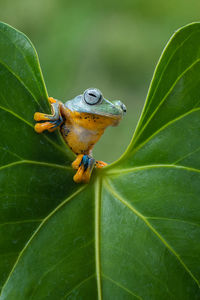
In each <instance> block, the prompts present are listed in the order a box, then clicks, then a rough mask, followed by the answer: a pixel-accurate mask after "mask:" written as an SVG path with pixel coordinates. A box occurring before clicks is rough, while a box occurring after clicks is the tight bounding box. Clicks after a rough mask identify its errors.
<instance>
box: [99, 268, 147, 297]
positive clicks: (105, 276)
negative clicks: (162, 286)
mask: <svg viewBox="0 0 200 300" xmlns="http://www.w3.org/2000/svg"><path fill="white" fill-rule="evenodd" d="M102 276H103V277H104V278H105V279H107V280H109V281H111V282H112V283H114V284H115V285H117V286H118V287H120V288H121V289H123V290H124V291H126V292H127V293H128V294H130V295H132V296H134V297H135V298H137V299H140V300H142V299H143V298H142V297H140V296H138V295H136V294H134V293H133V292H132V291H130V290H129V289H127V288H126V287H125V286H123V285H122V284H121V283H119V282H117V281H115V280H113V279H112V278H110V277H109V276H108V275H105V274H102Z"/></svg>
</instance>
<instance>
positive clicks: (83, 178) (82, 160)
mask: <svg viewBox="0 0 200 300" xmlns="http://www.w3.org/2000/svg"><path fill="white" fill-rule="evenodd" d="M94 166H95V159H94V158H93V157H91V156H89V155H82V154H80V155H78V156H77V158H76V160H75V161H74V162H73V163H72V167H73V168H74V169H78V171H77V172H76V174H75V175H74V177H73V179H74V181H75V182H76V183H80V182H83V183H88V182H89V181H90V176H91V173H92V170H93V168H94Z"/></svg>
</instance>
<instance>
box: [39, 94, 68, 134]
mask: <svg viewBox="0 0 200 300" xmlns="http://www.w3.org/2000/svg"><path fill="white" fill-rule="evenodd" d="M48 100H49V102H50V104H51V112H52V114H51V115H50V114H44V113H40V112H36V113H35V114H34V119H35V121H37V122H40V121H48V122H42V123H37V124H36V125H35V131H36V132H38V133H41V132H43V131H44V130H48V131H50V132H52V131H54V130H55V129H57V128H58V127H59V126H60V125H61V124H62V123H63V118H62V115H61V112H60V105H61V103H60V102H59V101H57V100H55V99H54V98H52V97H49V98H48Z"/></svg>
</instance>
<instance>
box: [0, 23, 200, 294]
mask: <svg viewBox="0 0 200 300" xmlns="http://www.w3.org/2000/svg"><path fill="white" fill-rule="evenodd" d="M199 33H200V24H199V23H195V24H191V25H188V26H186V27H184V28H182V29H180V30H179V31H178V32H176V33H175V35H174V36H173V37H172V38H171V40H170V42H169V43H168V45H167V47H166V49H165V51H164V52H163V54H162V57H161V59H160V61H159V63H158V66H157V68H156V71H155V74H154V77H153V80H152V83H151V86H150V89H149V93H148V96H147V101H146V104H145V108H144V110H143V113H142V116H141V119H140V121H139V124H138V127H137V130H136V132H135V135H134V137H133V140H132V142H131V144H130V145H129V147H128V149H127V151H126V152H125V154H124V155H123V156H122V157H121V158H120V159H119V160H118V161H117V162H116V163H114V164H112V165H110V166H109V167H106V168H104V169H103V170H100V171H98V172H97V171H96V172H94V174H93V176H92V180H91V182H90V184H88V185H76V184H75V183H74V182H73V180H72V177H73V173H74V172H73V170H72V169H71V166H70V165H71V161H72V159H73V155H72V153H71V152H70V151H69V150H68V148H67V147H66V146H65V145H64V144H63V142H62V140H61V138H60V135H59V134H58V133H52V134H41V135H38V134H36V133H35V132H34V130H33V125H34V122H33V114H34V112H35V111H42V112H44V111H45V112H47V111H48V110H49V107H48V103H47V93H46V90H45V86H44V82H43V79H42V75H41V71H40V67H39V63H38V58H37V55H36V52H35V50H34V48H33V45H32V44H31V42H30V41H29V40H28V39H27V38H26V37H25V36H24V35H23V34H21V33H19V32H18V31H16V30H15V29H13V28H11V27H9V26H8V25H5V24H3V23H1V24H0V122H1V139H0V164H1V165H0V195H1V196H0V223H1V225H0V255H1V260H0V286H1V296H0V300H16V299H20V300H23V299H24V300H27V299H30V300H40V299H54V300H56V299H59V300H60V299H92V300H93V299H119V300H120V299H123V300H124V299H181V300H182V299H188V300H189V299H199V298H200V290H199V280H200V197H199V195H200V184H199V183H200V171H199V168H200V158H199V150H200V136H199V134H200V89H199V86H200V76H199V74H200V62H199V61H200V34H199Z"/></svg>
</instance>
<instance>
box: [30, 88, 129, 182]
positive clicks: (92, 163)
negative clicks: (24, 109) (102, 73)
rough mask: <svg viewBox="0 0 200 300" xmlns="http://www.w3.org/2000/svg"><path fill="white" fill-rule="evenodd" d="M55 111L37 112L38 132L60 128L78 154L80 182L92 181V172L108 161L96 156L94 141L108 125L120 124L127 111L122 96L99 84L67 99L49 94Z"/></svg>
mask: <svg viewBox="0 0 200 300" xmlns="http://www.w3.org/2000/svg"><path fill="white" fill-rule="evenodd" d="M48 101H49V104H50V107H51V114H45V113H42V112H36V113H35V114H34V120H35V121H36V124H35V126H34V128H35V131H36V132H37V133H42V132H43V131H45V130H48V131H49V132H53V131H55V130H57V129H58V130H59V131H60V133H61V136H62V138H63V139H64V141H65V143H66V144H67V145H68V147H69V148H70V149H71V150H72V152H73V153H74V154H75V155H76V158H75V160H74V161H73V162H72V168H73V169H75V170H76V173H75V175H74V176H73V180H74V181H75V182H76V183H89V181H90V177H91V173H92V171H93V169H94V167H96V168H103V167H105V166H106V165H107V163H105V162H103V161H97V160H95V159H94V158H93V156H92V150H93V147H94V145H95V144H96V143H97V142H98V141H99V139H100V137H101V136H102V135H103V133H104V131H105V129H106V128H107V127H108V126H117V125H118V124H119V122H120V120H121V119H122V117H123V116H124V114H125V113H126V106H125V104H123V103H122V102H121V101H120V100H115V101H110V100H107V99H105V98H104V97H103V94H102V92H101V91H100V90H99V89H97V88H88V89H87V90H85V91H84V92H83V93H82V94H80V95H78V96H76V97H75V98H73V99H71V100H68V101H66V102H65V103H63V102H62V101H60V100H57V99H54V98H53V97H48Z"/></svg>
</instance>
